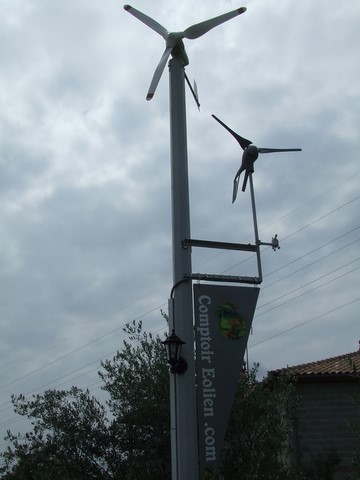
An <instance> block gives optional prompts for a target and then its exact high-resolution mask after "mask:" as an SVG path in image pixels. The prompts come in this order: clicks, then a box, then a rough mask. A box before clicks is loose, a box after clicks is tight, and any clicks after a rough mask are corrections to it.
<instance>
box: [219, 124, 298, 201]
mask: <svg viewBox="0 0 360 480" xmlns="http://www.w3.org/2000/svg"><path fill="white" fill-rule="evenodd" d="M212 117H213V118H215V120H216V121H217V122H219V123H220V125H222V126H223V127H224V128H226V130H227V131H228V132H230V133H231V135H232V136H233V137H234V138H235V139H236V140H237V141H238V142H239V144H240V147H241V148H242V149H243V150H244V153H243V156H242V161H241V165H240V168H239V170H238V171H237V172H236V175H235V178H234V187H233V196H232V203H234V202H235V200H236V196H237V192H238V188H239V179H240V175H241V174H242V172H245V175H244V181H243V185H242V189H241V190H242V191H243V192H245V189H246V185H247V181H248V178H249V175H250V174H252V173H254V162H255V160H256V159H257V158H258V156H259V153H275V152H301V148H262V147H260V148H258V147H256V146H255V145H254V144H253V143H252V142H251V141H250V140H247V139H246V138H244V137H241V136H240V135H239V134H238V133H236V132H234V130H231V128H230V127H228V126H227V125H226V124H225V123H224V122H222V121H221V120H220V119H219V118H217V117H216V116H215V115H212Z"/></svg>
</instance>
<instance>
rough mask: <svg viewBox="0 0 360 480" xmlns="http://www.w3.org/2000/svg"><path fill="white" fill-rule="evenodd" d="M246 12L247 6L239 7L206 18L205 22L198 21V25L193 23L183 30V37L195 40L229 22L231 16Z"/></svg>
mask: <svg viewBox="0 0 360 480" xmlns="http://www.w3.org/2000/svg"><path fill="white" fill-rule="evenodd" d="M244 12H246V8H245V7H241V8H237V9H236V10H233V11H231V12H229V13H224V14H223V15H219V16H218V17H215V18H210V19H209V20H205V22H201V23H197V24H196V25H192V26H191V27H189V28H187V29H186V30H184V32H183V38H188V39H190V40H193V39H194V38H198V37H201V36H202V35H204V34H205V33H207V32H208V31H209V30H211V29H213V28H214V27H217V26H218V25H221V24H222V23H224V22H227V21H228V20H230V19H231V18H234V17H237V16H238V15H240V14H241V13H244Z"/></svg>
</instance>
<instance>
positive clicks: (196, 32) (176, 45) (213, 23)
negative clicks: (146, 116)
mask: <svg viewBox="0 0 360 480" xmlns="http://www.w3.org/2000/svg"><path fill="white" fill-rule="evenodd" d="M124 8H125V10H127V11H128V12H129V13H131V14H132V15H134V17H136V18H137V19H138V20H140V21H141V22H143V23H145V25H147V26H148V27H150V28H151V29H152V30H155V32H157V33H159V34H160V35H161V36H162V37H163V39H164V40H165V42H166V47H165V51H164V53H163V55H162V57H161V59H160V62H159V64H158V66H157V67H156V70H155V73H154V76H153V78H152V81H151V84H150V87H149V91H148V93H147V96H146V100H151V99H152V97H153V96H154V93H155V90H156V87H157V86H158V83H159V81H160V78H161V75H162V73H163V71H164V68H165V65H166V62H167V60H168V58H169V56H170V55H172V56H173V57H175V56H176V57H180V58H181V59H182V61H183V64H184V66H186V65H188V64H189V58H188V56H187V54H186V51H185V46H184V42H183V38H187V39H189V40H194V39H195V38H198V37H201V36H202V35H204V34H205V33H207V32H208V31H209V30H211V29H213V28H214V27H217V26H218V25H221V24H222V23H224V22H226V21H227V20H230V19H231V18H234V17H236V16H237V15H240V14H241V13H244V12H245V11H246V8H245V7H241V8H237V9H236V10H233V11H231V12H229V13H225V14H223V15H219V16H218V17H215V18H211V19H210V20H205V21H204V22H201V23H197V24H195V25H192V26H191V27H189V28H187V29H186V30H184V31H183V32H168V31H167V30H166V28H165V27H163V26H162V25H160V24H159V23H158V22H156V21H155V20H153V19H152V18H150V17H148V16H147V15H145V14H144V13H142V12H140V11H139V10H136V8H134V7H131V6H130V5H124Z"/></svg>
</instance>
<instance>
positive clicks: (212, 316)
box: [194, 284, 260, 480]
mask: <svg viewBox="0 0 360 480" xmlns="http://www.w3.org/2000/svg"><path fill="white" fill-rule="evenodd" d="M259 291H260V289H259V288H255V287H242V286H224V285H222V286H220V285H199V284H196V285H194V310H195V339H196V373H197V407H198V428H199V461H200V473H201V477H200V478H201V480H211V479H214V478H216V477H215V474H216V471H217V468H218V465H219V459H220V453H221V449H222V447H223V443H224V436H225V432H226V428H227V425H228V421H229V416H230V412H231V407H232V405H233V401H234V397H235V393H236V388H237V385H238V381H239V378H240V374H241V370H242V367H243V361H244V354H245V350H246V346H247V341H248V337H249V333H250V329H251V324H252V320H253V317H254V312H255V307H256V302H257V299H258V295H259Z"/></svg>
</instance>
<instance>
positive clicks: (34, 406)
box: [0, 323, 171, 480]
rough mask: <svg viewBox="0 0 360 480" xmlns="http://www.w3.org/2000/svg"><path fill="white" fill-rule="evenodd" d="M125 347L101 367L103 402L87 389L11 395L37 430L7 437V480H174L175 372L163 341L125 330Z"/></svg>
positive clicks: (4, 471) (3, 473)
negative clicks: (171, 386) (172, 423)
mask: <svg viewBox="0 0 360 480" xmlns="http://www.w3.org/2000/svg"><path fill="white" fill-rule="evenodd" d="M124 331H125V333H127V334H128V335H129V341H125V342H124V345H123V349H122V350H121V351H119V352H118V353H117V355H116V356H115V357H114V358H113V359H112V360H107V361H105V362H103V363H102V367H103V371H101V372H99V375H100V377H101V378H102V380H103V381H104V385H103V389H104V390H106V391H107V392H108V393H109V395H110V400H109V401H108V402H107V403H106V405H102V404H100V403H99V402H98V401H97V400H96V399H95V398H94V397H93V396H91V395H90V393H89V391H88V390H85V391H84V390H81V389H79V388H76V387H73V388H71V389H70V390H65V391H57V390H48V391H46V392H45V393H43V394H41V395H40V394H39V395H35V396H33V397H32V399H30V400H29V399H27V398H25V397H24V396H23V395H18V396H13V397H12V402H13V405H14V410H15V412H16V413H18V414H19V415H22V416H26V417H28V418H29V419H30V420H31V421H32V424H33V430H32V431H31V432H29V433H26V434H25V435H20V434H18V435H14V434H13V433H11V432H10V431H9V432H8V435H7V438H6V440H8V441H10V442H11V444H12V446H11V447H9V448H8V449H7V451H6V452H4V453H3V454H2V457H3V461H4V465H3V467H2V468H1V469H0V474H1V478H2V479H4V480H12V479H17V480H32V479H35V480H43V479H44V480H45V479H46V480H58V479H59V480H60V479H61V480H79V479H93V480H97V479H99V480H100V479H101V480H107V479H109V480H118V479H121V480H123V479H128V480H131V479H136V480H138V479H143V478H147V479H149V480H169V479H170V476H171V475H170V440H169V438H170V433H169V432H170V414H169V402H168V396H169V373H168V368H167V364H166V357H165V351H164V347H163V345H162V344H161V338H160V337H159V336H153V335H151V334H148V333H146V332H144V331H143V330H142V325H141V323H133V324H131V325H127V326H126V327H125V329H124Z"/></svg>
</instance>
